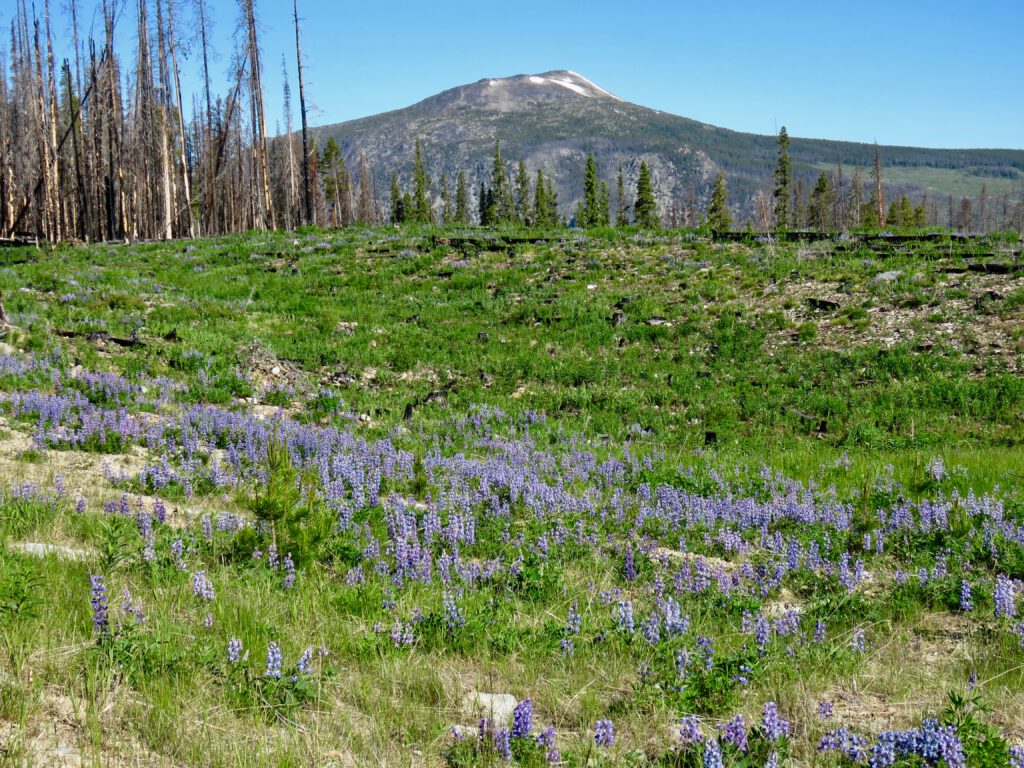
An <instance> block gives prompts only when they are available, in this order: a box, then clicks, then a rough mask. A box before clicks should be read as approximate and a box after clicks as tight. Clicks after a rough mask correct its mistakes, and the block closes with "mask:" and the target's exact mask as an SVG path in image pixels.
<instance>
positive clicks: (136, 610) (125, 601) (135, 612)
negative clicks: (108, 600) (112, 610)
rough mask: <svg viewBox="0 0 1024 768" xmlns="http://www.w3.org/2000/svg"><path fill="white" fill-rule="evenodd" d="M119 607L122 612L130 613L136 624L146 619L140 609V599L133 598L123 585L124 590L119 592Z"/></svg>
mask: <svg viewBox="0 0 1024 768" xmlns="http://www.w3.org/2000/svg"><path fill="white" fill-rule="evenodd" d="M120 608H121V611H122V613H126V614H131V615H132V616H133V617H134V618H135V623H136V624H142V623H144V622H145V621H146V614H145V613H143V610H142V601H141V600H135V599H133V598H132V593H131V592H130V591H129V589H128V587H125V588H124V592H122V593H121V602H120Z"/></svg>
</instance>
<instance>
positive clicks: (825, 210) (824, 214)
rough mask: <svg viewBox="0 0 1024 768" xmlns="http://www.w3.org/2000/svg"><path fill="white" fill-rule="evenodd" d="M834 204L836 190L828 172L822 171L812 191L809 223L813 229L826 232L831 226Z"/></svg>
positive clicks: (808, 216)
mask: <svg viewBox="0 0 1024 768" xmlns="http://www.w3.org/2000/svg"><path fill="white" fill-rule="evenodd" d="M834 205H835V192H834V190H833V189H832V182H831V180H830V179H829V177H828V174H827V173H825V172H824V171H822V173H821V174H820V175H819V176H818V182H817V183H816V184H815V185H814V189H813V191H812V192H811V204H810V207H809V210H808V215H807V223H808V224H809V225H810V227H811V229H813V230H815V231H817V232H826V231H828V230H829V229H830V228H831V224H832V213H833V207H834Z"/></svg>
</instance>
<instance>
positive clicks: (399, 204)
mask: <svg viewBox="0 0 1024 768" xmlns="http://www.w3.org/2000/svg"><path fill="white" fill-rule="evenodd" d="M405 216H406V209H405V199H404V198H403V196H402V189H401V187H399V186H398V171H392V172H391V223H392V224H404V223H405Z"/></svg>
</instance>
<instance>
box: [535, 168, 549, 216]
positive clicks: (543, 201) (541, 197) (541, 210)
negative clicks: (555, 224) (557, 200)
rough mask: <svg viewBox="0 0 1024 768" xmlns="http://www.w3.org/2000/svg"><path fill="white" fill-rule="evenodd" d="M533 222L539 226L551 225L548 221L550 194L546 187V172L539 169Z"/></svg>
mask: <svg viewBox="0 0 1024 768" xmlns="http://www.w3.org/2000/svg"><path fill="white" fill-rule="evenodd" d="M533 190H534V191H533V223H534V226H537V227H549V226H551V223H550V222H549V221H548V207H547V206H548V196H547V189H545V187H544V172H543V171H542V170H541V169H540V168H538V169H537V182H536V184H535V185H534V188H533Z"/></svg>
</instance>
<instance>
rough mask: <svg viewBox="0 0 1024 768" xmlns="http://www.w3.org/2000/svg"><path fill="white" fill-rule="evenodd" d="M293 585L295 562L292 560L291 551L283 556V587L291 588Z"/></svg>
mask: <svg viewBox="0 0 1024 768" xmlns="http://www.w3.org/2000/svg"><path fill="white" fill-rule="evenodd" d="M293 586H295V563H294V562H293V561H292V553H291V552H289V553H288V554H287V555H285V556H284V588H285V589H291V588H292V587H293Z"/></svg>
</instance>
